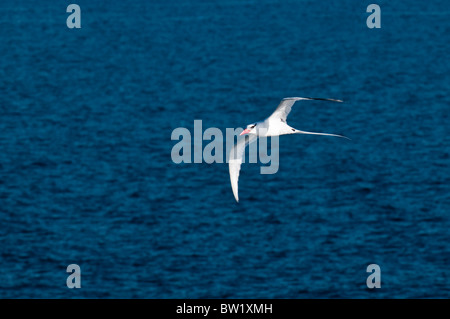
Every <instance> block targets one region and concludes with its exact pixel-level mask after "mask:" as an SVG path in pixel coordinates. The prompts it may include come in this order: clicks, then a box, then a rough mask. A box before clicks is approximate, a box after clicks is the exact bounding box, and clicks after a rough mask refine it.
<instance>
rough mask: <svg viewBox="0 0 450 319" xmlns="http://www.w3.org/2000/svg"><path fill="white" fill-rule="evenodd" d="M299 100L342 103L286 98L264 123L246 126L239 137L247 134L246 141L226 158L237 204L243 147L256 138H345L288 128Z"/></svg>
mask: <svg viewBox="0 0 450 319" xmlns="http://www.w3.org/2000/svg"><path fill="white" fill-rule="evenodd" d="M300 100H322V101H333V102H342V101H341V100H334V99H323V98H310V97H288V98H284V99H283V100H282V101H281V103H280V104H279V105H278V107H277V108H276V110H275V111H274V112H273V113H272V115H270V116H269V117H268V118H266V119H265V120H264V121H260V122H256V123H254V124H250V125H247V128H246V129H245V130H244V131H242V133H241V135H244V134H248V135H249V137H248V139H247V138H245V139H242V140H240V141H238V143H237V144H236V145H234V146H233V148H232V149H231V152H230V154H229V158H228V165H229V172H230V181H231V188H232V190H233V194H234V197H235V198H236V201H237V202H239V196H238V180H239V171H240V169H241V164H242V158H243V156H244V153H245V147H246V146H247V145H248V144H250V143H252V142H254V141H256V140H257V139H258V137H270V136H280V135H286V134H312V135H327V136H336V137H343V138H347V137H345V136H343V135H336V134H328V133H315V132H306V131H301V130H297V129H295V128H293V127H291V126H289V125H288V124H287V122H286V120H287V117H288V115H289V113H290V111H291V109H292V106H293V105H294V103H295V102H296V101H300Z"/></svg>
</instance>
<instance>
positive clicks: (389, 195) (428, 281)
mask: <svg viewBox="0 0 450 319" xmlns="http://www.w3.org/2000/svg"><path fill="white" fill-rule="evenodd" d="M72 2H75V3H77V4H78V5H79V6H80V7H81V29H69V28H67V26H66V19H67V17H68V15H69V13H66V8H67V6H68V5H69V4H70V3H71V2H69V1H66V2H64V1H62V2H57V1H39V2H35V1H25V0H23V1H12V0H3V1H1V3H0V9H1V11H0V12H1V15H0V30H1V33H0V52H1V57H0V91H1V94H0V111H1V116H0V132H1V134H0V223H1V224H0V225H1V226H0V247H1V248H0V297H1V298H449V297H450V278H449V267H450V244H449V243H450V232H449V228H450V219H449V213H450V165H449V164H450V134H449V133H450V129H449V128H450V125H449V121H450V95H449V86H450V61H449V52H450V22H449V21H450V8H449V6H448V3H447V2H446V1H444V0H430V1H427V2H423V1H403V2H401V1H394V2H392V1H389V2H388V1H384V0H383V1H378V2H377V3H378V4H379V5H380V8H381V28H380V29H369V28H368V27H367V25H366V19H367V17H368V15H369V13H367V12H366V8H367V6H368V5H369V4H370V3H372V2H373V1H372V2H370V1H366V2H364V1H356V0H343V1H323V2H318V1H312V0H303V1H302V0H298V1H295V0H289V1H275V0H244V1H236V0H223V1H211V0H209V1H187V0H183V1H182V0H179V1H161V0H151V1H131V0H124V1H86V0H77V1H72ZM287 96H317V97H328V98H337V99H342V100H344V103H327V102H322V101H308V102H299V103H298V104H296V105H295V106H294V108H293V110H292V113H291V114H290V117H289V124H290V125H291V126H293V127H295V128H298V129H301V130H307V131H318V132H330V133H337V134H344V135H346V136H348V137H350V138H351V141H347V140H344V139H337V138H329V137H321V136H307V135H293V136H282V137H280V167H279V171H278V172H277V173H276V174H273V175H261V174H259V169H260V164H250V163H246V164H243V166H242V170H241V176H240V181H239V195H240V202H239V203H236V202H235V200H234V198H233V194H232V191H231V187H230V182H229V176H228V166H227V164H224V163H222V164H220V163H213V164H206V163H201V164H193V163H191V164H187V163H181V164H175V163H174V162H173V161H172V159H171V150H172V147H173V146H174V145H175V144H176V142H177V141H172V140H171V133H172V131H173V130H174V129H175V128H178V127H185V128H188V129H189V130H191V131H193V125H194V120H196V119H201V120H203V129H206V128H208V127H217V128H220V129H222V130H225V128H234V127H245V125H247V124H249V123H253V122H254V121H256V120H260V119H264V118H265V117H266V116H268V115H269V114H270V113H271V112H272V111H273V110H274V109H275V107H276V106H277V105H278V103H279V101H280V100H281V99H282V98H283V97H287ZM204 144H207V142H204ZM69 264H77V265H79V266H80V268H81V288H80V289H69V288H67V286H66V279H67V277H68V276H69V273H67V272H66V268H67V266H68V265H69ZM369 264H377V265H379V266H380V269H381V288H375V289H369V288H368V287H367V286H366V279H367V277H368V276H369V275H370V273H367V271H366V268H367V266H368V265H369Z"/></svg>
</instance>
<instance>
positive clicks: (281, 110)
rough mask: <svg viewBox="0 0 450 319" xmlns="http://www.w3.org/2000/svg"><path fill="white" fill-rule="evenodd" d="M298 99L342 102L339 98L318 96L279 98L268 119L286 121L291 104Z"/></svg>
mask: <svg viewBox="0 0 450 319" xmlns="http://www.w3.org/2000/svg"><path fill="white" fill-rule="evenodd" d="M300 100H321V101H332V102H342V101H341V100H334V99H323V98H319V97H286V98H284V99H282V100H281V102H280V104H279V105H278V107H277V109H276V110H275V112H273V113H272V115H270V116H269V119H280V120H281V121H283V122H286V119H287V117H288V115H289V113H290V112H291V109H292V105H294V103H295V102H296V101H300Z"/></svg>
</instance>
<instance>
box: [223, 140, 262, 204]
mask: <svg viewBox="0 0 450 319" xmlns="http://www.w3.org/2000/svg"><path fill="white" fill-rule="evenodd" d="M257 139H258V137H257V136H256V135H254V134H248V135H246V136H245V137H244V138H242V139H241V140H239V141H238V142H237V143H236V145H234V146H233V147H232V149H231V150H230V154H229V156H228V169H229V171H230V181H231V188H232V189H233V195H234V198H236V201H237V202H239V196H238V180H239V171H240V170H241V164H242V158H243V157H244V154H245V148H246V147H247V145H249V144H250V143H253V142H254V141H256V140H257Z"/></svg>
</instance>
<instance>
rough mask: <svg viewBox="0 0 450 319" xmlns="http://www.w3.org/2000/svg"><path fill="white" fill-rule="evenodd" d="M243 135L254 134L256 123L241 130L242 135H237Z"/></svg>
mask: <svg viewBox="0 0 450 319" xmlns="http://www.w3.org/2000/svg"><path fill="white" fill-rule="evenodd" d="M244 134H256V123H253V124H249V125H247V128H246V129H245V130H243V131H242V133H241V134H239V135H244Z"/></svg>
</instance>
